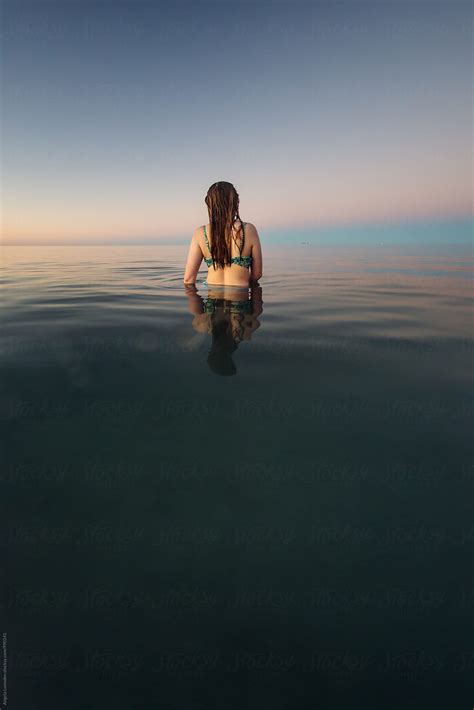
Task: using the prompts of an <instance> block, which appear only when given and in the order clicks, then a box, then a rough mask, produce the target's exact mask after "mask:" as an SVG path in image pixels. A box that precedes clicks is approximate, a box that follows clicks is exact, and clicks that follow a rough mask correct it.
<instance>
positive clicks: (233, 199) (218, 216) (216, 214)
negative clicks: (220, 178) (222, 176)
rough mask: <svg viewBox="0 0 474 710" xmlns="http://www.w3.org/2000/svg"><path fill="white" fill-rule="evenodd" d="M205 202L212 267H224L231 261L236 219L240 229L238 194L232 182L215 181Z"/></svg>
mask: <svg viewBox="0 0 474 710" xmlns="http://www.w3.org/2000/svg"><path fill="white" fill-rule="evenodd" d="M205 202H206V205H207V211H208V213H209V224H210V233H211V237H212V241H211V240H210V239H209V235H208V239H209V244H210V247H211V257H212V261H213V266H214V269H215V268H216V265H217V266H220V267H221V268H224V266H227V265H229V264H230V263H231V259H232V231H233V226H234V222H236V220H240V224H241V226H240V230H241V231H242V220H241V219H240V215H239V195H238V193H237V190H236V189H235V187H234V186H233V185H232V183H230V182H215V183H214V184H213V185H211V187H210V188H209V190H208V191H207V195H206V198H205Z"/></svg>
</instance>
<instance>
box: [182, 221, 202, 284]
mask: <svg viewBox="0 0 474 710" xmlns="http://www.w3.org/2000/svg"><path fill="white" fill-rule="evenodd" d="M199 229H200V227H198V228H197V229H195V230H194V233H193V236H192V237H191V244H190V245H189V251H188V258H187V261H186V267H185V269H184V278H183V283H185V284H193V283H195V282H196V276H197V273H198V271H199V267H200V266H201V262H202V259H203V254H202V251H201V247H200V246H199V241H198V234H199Z"/></svg>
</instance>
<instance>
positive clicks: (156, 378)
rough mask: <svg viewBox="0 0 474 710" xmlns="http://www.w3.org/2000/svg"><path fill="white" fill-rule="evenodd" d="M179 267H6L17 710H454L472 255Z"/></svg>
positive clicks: (364, 253) (56, 262) (308, 251)
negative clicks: (259, 271)
mask: <svg viewBox="0 0 474 710" xmlns="http://www.w3.org/2000/svg"><path fill="white" fill-rule="evenodd" d="M185 256H186V248H185V247H181V246H180V247H173V246H142V247H130V246H128V247H127V246H122V247H99V246H97V247H78V246H74V247H73V246H71V247H18V248H16V247H5V248H3V250H2V261H3V269H2V282H3V283H2V286H3V291H2V293H3V299H2V309H1V318H2V334H1V340H0V346H1V349H0V360H1V364H2V372H3V375H2V381H1V402H0V406H1V416H2V420H3V421H2V423H3V430H4V432H5V436H4V447H3V461H4V476H3V481H2V498H3V499H4V500H7V501H8V502H9V514H8V516H7V517H4V520H3V525H2V529H3V538H2V539H3V545H4V552H8V560H9V569H8V574H7V585H6V592H5V600H4V606H5V609H6V611H7V616H8V619H9V621H8V624H7V630H8V637H9V664H10V670H9V702H10V703H11V706H12V708H20V707H22V708H23V707H25V708H27V707H28V708H41V709H42V708H45V709H46V708H49V709H51V708H61V709H62V708H66V707H67V708H71V709H73V708H94V710H95V709H96V708H97V710H105V708H109V707H110V708H114V709H115V710H119V709H120V710H121V709H122V708H124V709H125V708H127V709H128V708H152V707H159V708H166V709H167V710H168V709H171V708H177V709H178V708H179V709H180V710H181V709H182V708H183V709H184V708H186V709H188V708H192V709H193V710H194V708H203V709H204V708H205V709H206V710H207V709H208V708H210V707H216V708H250V709H253V708H255V709H257V708H258V710H261V709H262V708H267V707H268V708H272V710H277V709H278V708H298V707H311V708H314V709H316V708H321V709H322V710H326V709H327V708H337V709H339V708H341V709H342V708H350V710H357V709H358V708H374V709H375V708H377V710H378V709H379V708H382V707H383V708H397V709H398V708H400V707H413V708H417V710H419V708H421V707H426V708H428V707H429V708H433V707H443V708H446V707H449V706H450V702H451V699H452V695H453V693H457V695H460V696H462V697H461V700H466V702H468V705H467V706H469V707H470V705H469V703H470V704H471V705H472V698H471V699H469V698H470V696H469V694H468V688H469V686H470V685H472V683H471V682H470V677H471V676H472V627H471V626H470V624H469V619H470V617H471V616H472V601H473V597H472V577H471V573H470V572H471V569H472V547H471V545H472V525H471V517H470V507H471V503H472V498H471V496H472V483H473V467H472V453H473V451H472V440H471V436H470V435H471V431H472V394H473V389H472V345H473V340H472V295H473V294H472V281H471V277H472V254H471V253H470V252H469V251H468V250H465V249H464V250H463V249H455V248H449V249H443V248H442V246H438V247H436V248H430V247H429V246H427V245H425V246H424V247H423V248H415V247H409V246H400V247H395V246H391V247H390V248H384V247H383V246H382V245H379V246H374V247H358V248H352V249H348V248H344V247H337V248H323V247H319V246H311V245H307V246H305V245H298V246H297V247H296V248H295V247H294V248H292V249H289V248H285V247H267V248H266V249H265V252H264V257H265V276H264V278H263V279H262V280H261V288H258V289H254V290H253V291H252V292H247V291H244V292H241V291H239V292H238V293H234V294H233V293H229V292H225V293H216V292H213V291H212V290H211V289H210V288H208V287H206V286H205V285H204V284H203V283H202V281H203V280H204V278H205V271H203V272H202V274H201V275H200V277H199V281H198V283H197V285H196V288H195V289H192V288H191V289H185V288H184V286H183V284H182V269H183V264H184V260H185ZM461 706H463V703H462V702H461V703H460V707H461Z"/></svg>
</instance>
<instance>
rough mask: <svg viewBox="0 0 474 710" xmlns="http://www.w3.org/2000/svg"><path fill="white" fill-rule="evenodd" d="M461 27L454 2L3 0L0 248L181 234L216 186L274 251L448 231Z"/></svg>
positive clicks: (463, 179)
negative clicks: (317, 242) (376, 234)
mask: <svg viewBox="0 0 474 710" xmlns="http://www.w3.org/2000/svg"><path fill="white" fill-rule="evenodd" d="M472 28H473V23H472V5H471V3H464V2H457V1H455V2H451V3H447V2H442V3H438V2H431V1H429V0H424V1H423V2H410V3H408V2H393V3H391V2H388V3H383V4H382V3H379V2H377V3H375V2H358V1H355V0H351V1H350V2H325V3H320V2H293V3H291V4H289V3H284V2H271V3H270V2H256V3H250V2H212V3H210V2H193V3H189V2H175V3H172V4H171V3H168V4H166V3H165V4H164V3H160V2H156V3H150V2H133V3H132V2H81V3H79V2H59V3H50V2H28V3H25V2H21V1H20V2H11V1H10V2H8V1H7V2H4V3H3V4H2V65H3V69H2V77H1V78H2V81H1V91H2V105H3V123H2V155H3V167H2V177H3V181H2V182H3V185H4V187H3V196H2V207H3V218H2V222H3V230H2V231H3V239H4V242H5V243H45V242H51V243H57V242H61V243H64V242H66V241H72V242H75V243H77V242H80V243H82V242H84V243H86V242H90V241H94V240H97V241H100V242H102V243H104V242H108V241H110V242H113V241H115V240H118V241H124V240H127V241H133V240H134V238H137V239H145V240H154V239H156V240H157V241H160V240H166V241H169V240H170V239H171V240H172V239H174V238H176V239H177V240H181V239H183V238H184V237H185V235H187V234H189V235H190V234H191V233H192V231H193V230H194V228H195V227H196V226H197V225H198V224H203V223H204V222H206V221H207V210H206V207H205V205H204V196H205V193H206V191H207V188H208V187H209V185H210V184H212V183H213V182H215V181H216V180H229V181H230V182H233V183H234V184H235V186H236V188H237V190H238V192H239V194H240V198H241V215H242V217H243V219H244V220H247V221H251V222H253V223H254V224H255V225H256V226H257V228H258V229H259V231H260V232H261V233H262V234H263V233H267V234H268V235H270V234H274V235H275V239H278V237H277V235H278V234H283V233H285V234H287V235H290V233H291V232H292V230H293V231H294V233H295V234H294V237H293V238H294V239H300V236H299V233H300V232H301V230H302V231H305V230H309V231H310V232H311V231H312V230H313V229H315V228H318V229H321V228H326V227H337V226H338V225H341V227H343V226H344V225H354V224H355V225H357V224H362V225H364V224H371V223H373V224H378V223H386V222H388V223H393V222H394V221H397V220H401V221H402V222H403V221H406V220H410V219H413V220H415V221H419V220H426V221H427V222H432V221H433V220H437V219H440V220H441V222H442V223H443V220H444V223H445V222H446V220H448V221H449V220H452V219H454V220H457V221H459V220H461V222H462V223H466V220H469V219H470V218H471V217H472V147H471V146H472V56H471V55H472ZM296 232H298V236H296ZM285 238H288V239H291V238H292V237H291V235H290V236H288V237H285Z"/></svg>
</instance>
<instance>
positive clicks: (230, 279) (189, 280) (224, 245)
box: [183, 182, 262, 288]
mask: <svg viewBox="0 0 474 710" xmlns="http://www.w3.org/2000/svg"><path fill="white" fill-rule="evenodd" d="M205 202H206V205H207V211H208V214H209V224H205V225H203V226H201V227H198V228H197V229H196V230H195V231H194V234H193V236H192V238H191V245H190V247H189V252H188V260H187V262H186V268H185V270H184V279H183V281H184V283H185V284H193V283H195V282H196V276H197V273H198V271H199V267H200V266H201V262H202V260H203V259H204V260H205V262H206V264H207V266H208V273H207V283H208V284H209V285H210V286H238V287H240V288H248V287H249V286H256V285H258V280H259V279H260V278H261V277H262V249H261V246H260V239H259V236H258V232H257V230H256V228H255V226H254V225H253V224H252V223H251V222H242V220H241V219H240V215H239V196H238V194H237V191H236V189H235V187H234V186H233V185H232V184H231V183H230V182H215V183H214V184H213V185H211V187H210V188H209V190H208V191H207V195H206V199H205Z"/></svg>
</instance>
